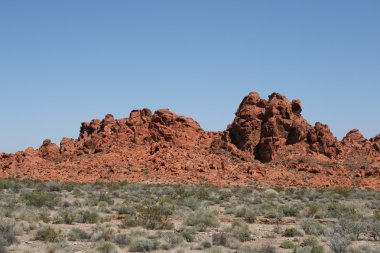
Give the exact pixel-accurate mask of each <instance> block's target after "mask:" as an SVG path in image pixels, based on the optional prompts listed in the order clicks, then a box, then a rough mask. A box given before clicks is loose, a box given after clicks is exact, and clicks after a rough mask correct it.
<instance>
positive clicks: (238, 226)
mask: <svg viewBox="0 0 380 253" xmlns="http://www.w3.org/2000/svg"><path fill="white" fill-rule="evenodd" d="M231 234H232V236H233V237H235V238H236V239H238V240H239V241H241V242H246V241H250V240H251V239H252V238H251V232H250V231H249V228H248V225H247V224H245V223H243V222H241V221H234V222H233V223H232V227H231Z"/></svg>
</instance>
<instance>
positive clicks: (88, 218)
mask: <svg viewBox="0 0 380 253" xmlns="http://www.w3.org/2000/svg"><path fill="white" fill-rule="evenodd" d="M99 219H100V217H99V214H98V212H97V211H95V210H93V211H90V210H80V211H79V212H78V214H77V215H76V219H75V221H76V222H79V223H88V224H94V223H97V222H99Z"/></svg>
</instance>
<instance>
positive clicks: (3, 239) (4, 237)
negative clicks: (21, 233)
mask: <svg viewBox="0 0 380 253" xmlns="http://www.w3.org/2000/svg"><path fill="white" fill-rule="evenodd" d="M14 226H15V224H14V223H13V222H11V221H10V220H8V219H0V252H6V248H7V247H9V246H11V245H12V244H15V243H17V242H18V241H17V238H16V235H15V231H14Z"/></svg>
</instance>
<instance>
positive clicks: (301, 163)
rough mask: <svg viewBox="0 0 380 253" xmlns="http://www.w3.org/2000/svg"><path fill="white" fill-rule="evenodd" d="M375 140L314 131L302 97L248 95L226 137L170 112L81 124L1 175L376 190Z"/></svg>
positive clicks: (2, 167) (1, 163)
mask: <svg viewBox="0 0 380 253" xmlns="http://www.w3.org/2000/svg"><path fill="white" fill-rule="evenodd" d="M379 167H380V135H378V136H376V137H374V138H372V139H369V140H367V139H365V138H364V137H363V135H362V134H361V133H360V132H359V131H358V130H352V131H350V132H349V133H348V134H347V136H346V137H345V138H344V139H343V140H342V142H339V141H338V140H337V139H336V138H335V137H334V136H333V134H332V133H331V131H330V129H329V128H328V126H327V125H324V124H321V123H316V124H315V126H314V127H313V126H311V125H310V124H309V123H308V122H307V121H306V120H305V119H304V118H303V116H302V106H301V102H300V101H299V100H293V101H289V100H288V99H287V98H286V97H284V96H282V95H281V94H278V93H273V94H272V95H270V96H269V99H268V100H266V99H262V98H260V96H259V94H258V93H255V92H252V93H250V94H248V96H246V97H245V98H244V99H243V101H242V102H241V104H240V106H239V108H238V110H237V112H236V117H235V119H234V120H233V122H232V124H231V125H229V126H228V127H227V130H226V131H224V132H207V131H204V130H203V129H202V128H201V127H200V126H199V124H198V123H197V122H196V121H194V120H193V119H191V118H187V117H183V116H178V115H176V114H174V113H172V112H170V111H169V110H167V109H162V110H158V111H156V112H155V113H154V114H152V112H151V111H150V110H149V109H143V110H134V111H132V112H131V113H130V115H129V117H128V118H124V119H119V120H118V119H115V118H114V117H113V116H112V115H111V114H108V115H106V116H105V118H104V119H103V120H92V121H91V122H84V123H82V125H81V127H80V133H79V137H78V139H70V138H63V139H62V141H61V143H60V146H59V147H58V146H57V145H56V144H54V143H52V142H51V141H50V140H45V141H44V142H43V143H42V145H41V147H40V148H39V149H38V150H35V149H33V148H28V149H26V150H24V151H20V152H17V153H15V154H1V155H0V178H2V177H32V178H38V179H44V180H47V179H48V180H50V179H54V180H62V181H77V182H88V181H94V180H103V181H130V182H136V181H150V182H167V183H168V182H186V183H196V182H203V181H205V180H206V181H208V182H209V183H211V184H217V185H226V184H247V183H249V182H251V181H257V182H258V183H262V184H283V185H292V186H295V185H306V186H315V187H317V186H323V187H337V186H340V187H343V186H347V187H350V186H361V187H372V188H376V189H380V172H379V169H378V168H379Z"/></svg>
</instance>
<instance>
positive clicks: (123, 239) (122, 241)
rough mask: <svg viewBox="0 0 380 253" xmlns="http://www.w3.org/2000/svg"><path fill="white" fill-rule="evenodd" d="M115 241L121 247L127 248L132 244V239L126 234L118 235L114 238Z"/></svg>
mask: <svg viewBox="0 0 380 253" xmlns="http://www.w3.org/2000/svg"><path fill="white" fill-rule="evenodd" d="M113 241H114V242H115V243H116V244H118V245H120V246H125V245H128V244H129V243H130V238H129V237H128V235H126V234H117V235H115V236H114V238H113Z"/></svg>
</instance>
